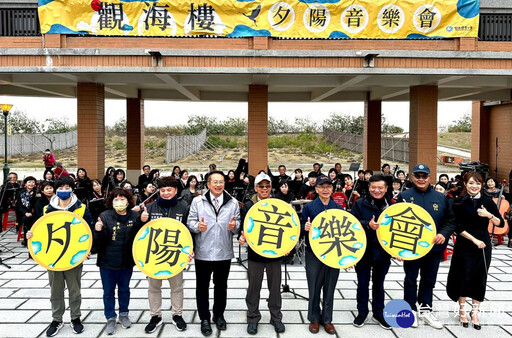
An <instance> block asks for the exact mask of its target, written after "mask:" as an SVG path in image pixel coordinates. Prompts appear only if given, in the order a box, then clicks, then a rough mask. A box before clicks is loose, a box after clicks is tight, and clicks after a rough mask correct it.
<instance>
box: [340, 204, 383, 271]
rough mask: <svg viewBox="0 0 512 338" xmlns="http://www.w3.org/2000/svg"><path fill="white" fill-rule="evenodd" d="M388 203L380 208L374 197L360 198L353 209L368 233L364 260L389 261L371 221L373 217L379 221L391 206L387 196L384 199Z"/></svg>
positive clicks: (353, 213) (352, 211)
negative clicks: (381, 215)
mask: <svg viewBox="0 0 512 338" xmlns="http://www.w3.org/2000/svg"><path fill="white" fill-rule="evenodd" d="M384 200H385V201H386V203H384V205H383V206H382V207H381V208H379V207H378V206H377V205H375V201H374V199H373V197H371V196H370V195H368V196H366V197H365V198H360V199H358V200H357V201H355V202H354V205H353V206H352V209H351V210H350V212H351V213H352V215H354V216H355V217H356V218H357V219H358V220H359V222H361V225H362V226H363V228H364V232H365V233H366V243H367V244H366V245H367V247H366V251H365V253H364V256H363V260H366V259H369V260H376V261H380V260H389V259H390V257H391V256H390V255H389V254H388V253H387V252H386V251H384V249H383V248H382V246H381V245H380V243H379V239H378V238H377V232H376V231H375V230H373V229H372V228H370V225H369V224H370V221H371V219H372V217H373V216H375V221H377V220H378V219H379V216H380V214H381V213H382V212H383V211H384V210H385V209H386V208H387V207H388V206H389V205H391V202H390V201H389V200H388V199H387V196H386V197H384Z"/></svg>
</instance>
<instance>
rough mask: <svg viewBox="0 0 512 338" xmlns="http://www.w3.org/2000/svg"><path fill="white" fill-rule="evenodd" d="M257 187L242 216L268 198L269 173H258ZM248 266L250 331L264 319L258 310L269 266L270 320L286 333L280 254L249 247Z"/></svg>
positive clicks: (240, 240)
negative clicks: (272, 255) (264, 253)
mask: <svg viewBox="0 0 512 338" xmlns="http://www.w3.org/2000/svg"><path fill="white" fill-rule="evenodd" d="M254 190H256V194H255V195H254V196H253V197H252V198H251V199H250V200H249V201H247V202H246V203H245V204H244V207H243V208H242V220H245V216H246V215H247V213H248V212H249V209H250V208H251V207H252V206H253V205H254V204H255V203H258V202H259V201H261V200H263V199H266V198H269V197H270V192H271V190H272V184H271V179H270V176H268V175H267V174H263V173H262V174H259V175H258V176H256V178H255V179H254ZM238 243H239V244H240V245H244V244H245V236H244V234H243V232H242V235H241V236H240V238H239V239H238ZM247 258H248V262H249V265H248V268H247V274H248V277H249V287H248V288H247V296H246V297H245V303H246V304H247V323H248V324H247V333H249V334H257V333H258V323H259V321H260V320H261V313H260V310H259V305H260V292H261V284H262V282H263V272H264V271H265V270H267V285H268V290H269V296H268V299H267V302H268V309H269V310H270V324H272V326H274V330H275V331H276V332H277V333H283V332H284V331H285V326H284V324H283V323H282V321H281V320H282V318H283V314H282V312H281V304H282V298H281V257H279V258H266V257H262V256H260V255H258V254H257V253H255V252H254V251H253V250H252V249H251V248H250V247H249V248H248V252H247Z"/></svg>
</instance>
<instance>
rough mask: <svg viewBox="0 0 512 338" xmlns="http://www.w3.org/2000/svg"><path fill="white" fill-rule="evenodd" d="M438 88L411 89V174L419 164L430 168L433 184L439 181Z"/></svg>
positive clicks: (415, 87)
mask: <svg viewBox="0 0 512 338" xmlns="http://www.w3.org/2000/svg"><path fill="white" fill-rule="evenodd" d="M437 98H438V90H437V86H413V87H411V88H410V95H409V100H410V118H409V172H412V169H413V168H414V166H415V165H416V164H418V163H423V164H426V165H428V166H429V167H430V171H431V177H432V178H431V182H430V183H435V181H436V180H437Z"/></svg>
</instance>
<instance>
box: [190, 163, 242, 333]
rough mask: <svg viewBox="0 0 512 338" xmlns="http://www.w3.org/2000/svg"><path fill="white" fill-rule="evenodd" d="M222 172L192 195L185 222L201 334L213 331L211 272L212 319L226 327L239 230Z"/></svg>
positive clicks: (235, 206)
mask: <svg viewBox="0 0 512 338" xmlns="http://www.w3.org/2000/svg"><path fill="white" fill-rule="evenodd" d="M225 181H226V179H225V176H224V173H223V172H222V171H212V172H210V174H209V175H208V183H207V185H208V192H207V193H206V194H204V195H202V196H198V197H196V198H194V200H193V201H192V204H191V205H190V213H189V217H188V220H187V225H188V227H189V229H190V232H192V233H194V234H195V235H194V243H195V248H194V252H195V265H196V303H197V312H198V314H199V319H200V320H201V333H202V334H203V335H204V336H209V335H211V334H212V328H211V325H210V304H209V287H210V279H211V277H212V274H213V284H214V294H213V295H214V296H213V297H214V300H213V321H214V322H215V324H216V326H217V329H218V330H225V329H226V320H225V319H224V310H225V309H226V299H227V287H228V277H229V269H230V266H231V259H232V258H234V257H235V255H234V254H233V235H235V234H237V233H238V232H239V229H240V208H239V207H238V201H237V200H236V199H234V198H233V197H231V196H230V195H229V194H228V193H227V192H225V191H224V185H225Z"/></svg>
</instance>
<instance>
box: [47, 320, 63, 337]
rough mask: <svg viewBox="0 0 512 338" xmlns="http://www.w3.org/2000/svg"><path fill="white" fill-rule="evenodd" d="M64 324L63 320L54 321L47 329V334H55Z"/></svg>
mask: <svg viewBox="0 0 512 338" xmlns="http://www.w3.org/2000/svg"><path fill="white" fill-rule="evenodd" d="M63 326H64V324H62V322H56V321H53V322H52V323H51V324H50V326H49V327H48V330H46V335H47V336H48V337H53V336H55V335H56V334H57V333H58V332H59V330H60V329H61V328H62V327H63Z"/></svg>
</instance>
